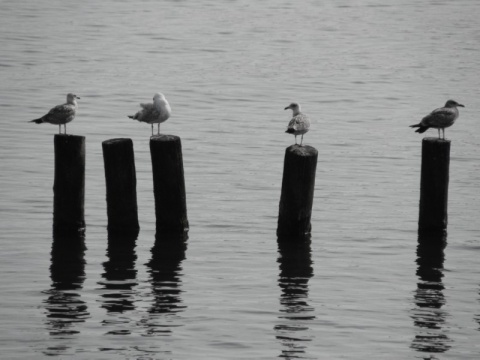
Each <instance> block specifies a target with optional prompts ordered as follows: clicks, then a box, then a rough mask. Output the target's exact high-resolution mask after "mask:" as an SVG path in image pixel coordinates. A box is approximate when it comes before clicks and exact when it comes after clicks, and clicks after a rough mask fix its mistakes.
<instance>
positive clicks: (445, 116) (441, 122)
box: [410, 100, 465, 140]
mask: <svg viewBox="0 0 480 360" xmlns="http://www.w3.org/2000/svg"><path fill="white" fill-rule="evenodd" d="M457 106H460V107H465V106H463V105H462V104H459V103H457V102H456V101H455V100H448V101H447V102H446V103H445V106H444V107H443V108H438V109H435V110H433V111H432V112H431V113H430V114H428V115H427V116H425V117H424V118H423V119H422V121H420V122H419V123H418V124H415V125H410V127H412V128H418V129H417V130H416V131H415V132H417V133H420V134H421V133H424V132H425V131H427V130H428V129H429V128H434V129H437V130H438V138H439V139H440V129H442V133H443V140H445V128H447V127H449V126H452V125H453V124H454V123H455V120H457V118H458V109H457Z"/></svg>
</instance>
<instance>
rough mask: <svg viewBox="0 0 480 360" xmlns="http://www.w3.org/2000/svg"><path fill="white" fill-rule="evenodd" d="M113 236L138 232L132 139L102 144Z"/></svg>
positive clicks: (109, 218) (109, 221)
mask: <svg viewBox="0 0 480 360" xmlns="http://www.w3.org/2000/svg"><path fill="white" fill-rule="evenodd" d="M102 149H103V160H104V164H105V181H106V185H107V216H108V230H109V232H120V233H124V232H132V231H133V232H137V233H138V229H139V228H140V226H139V224H138V208H137V178H136V173H135V158H134V154H133V142H132V140H131V139H110V140H105V141H104V142H102Z"/></svg>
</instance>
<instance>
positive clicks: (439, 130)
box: [437, 128, 440, 139]
mask: <svg viewBox="0 0 480 360" xmlns="http://www.w3.org/2000/svg"><path fill="white" fill-rule="evenodd" d="M437 130H438V138H439V139H440V128H438V129H437Z"/></svg>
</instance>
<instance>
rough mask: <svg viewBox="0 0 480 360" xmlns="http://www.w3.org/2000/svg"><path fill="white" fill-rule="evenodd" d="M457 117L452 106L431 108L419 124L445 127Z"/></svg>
mask: <svg viewBox="0 0 480 360" xmlns="http://www.w3.org/2000/svg"><path fill="white" fill-rule="evenodd" d="M456 118H457V113H456V111H455V109H454V108H439V109H435V110H433V111H432V112H431V113H430V114H428V115H427V116H425V117H424V118H423V119H422V122H421V124H422V125H424V126H430V127H440V128H442V127H447V126H450V125H452V124H453V122H454V121H455V119H456Z"/></svg>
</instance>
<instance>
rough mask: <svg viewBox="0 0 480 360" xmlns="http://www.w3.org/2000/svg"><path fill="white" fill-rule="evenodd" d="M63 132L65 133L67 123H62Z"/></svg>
mask: <svg viewBox="0 0 480 360" xmlns="http://www.w3.org/2000/svg"><path fill="white" fill-rule="evenodd" d="M63 133H64V134H67V124H66V123H65V124H63Z"/></svg>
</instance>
